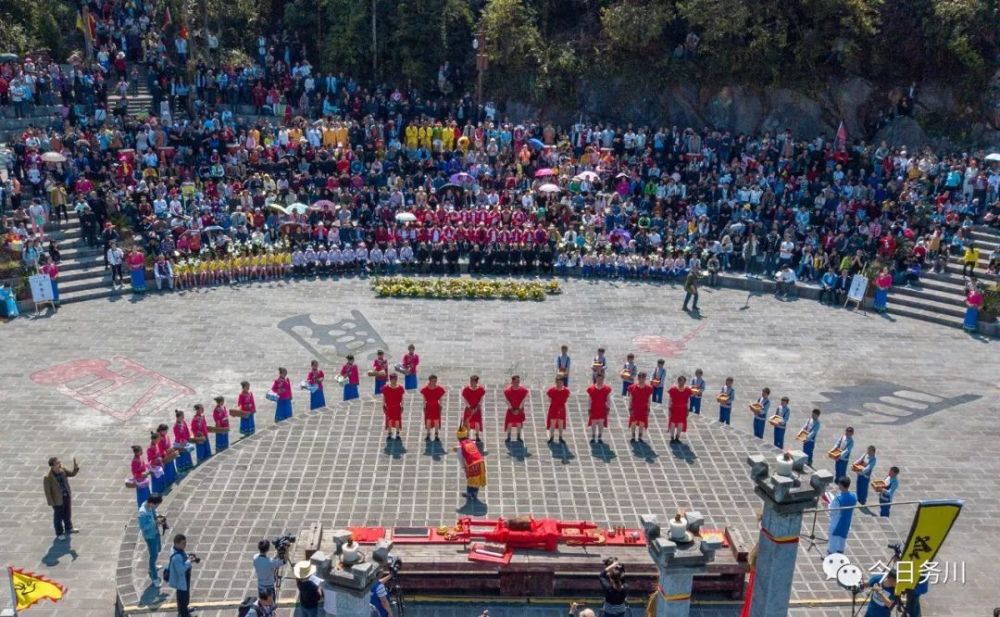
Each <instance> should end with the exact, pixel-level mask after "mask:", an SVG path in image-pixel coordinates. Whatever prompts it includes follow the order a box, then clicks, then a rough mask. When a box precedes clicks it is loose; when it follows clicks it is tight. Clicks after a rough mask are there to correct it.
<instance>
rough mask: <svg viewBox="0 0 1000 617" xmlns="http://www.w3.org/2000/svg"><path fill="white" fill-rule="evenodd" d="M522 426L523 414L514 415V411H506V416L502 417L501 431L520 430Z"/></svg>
mask: <svg viewBox="0 0 1000 617" xmlns="http://www.w3.org/2000/svg"><path fill="white" fill-rule="evenodd" d="M522 426H524V414H523V413H515V412H514V410H512V409H508V410H507V415H505V416H504V417H503V430H505V431H507V430H510V429H511V428H521V427H522Z"/></svg>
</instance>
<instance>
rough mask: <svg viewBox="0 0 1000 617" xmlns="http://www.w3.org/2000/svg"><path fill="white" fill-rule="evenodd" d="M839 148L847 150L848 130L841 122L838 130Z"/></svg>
mask: <svg viewBox="0 0 1000 617" xmlns="http://www.w3.org/2000/svg"><path fill="white" fill-rule="evenodd" d="M837 147H838V148H847V128H846V127H845V126H844V121H843V120H841V121H840V127H839V128H838V129H837Z"/></svg>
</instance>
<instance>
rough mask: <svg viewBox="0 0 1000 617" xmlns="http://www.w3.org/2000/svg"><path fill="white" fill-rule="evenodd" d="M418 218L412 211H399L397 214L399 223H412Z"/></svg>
mask: <svg viewBox="0 0 1000 617" xmlns="http://www.w3.org/2000/svg"><path fill="white" fill-rule="evenodd" d="M416 220H417V215H416V214H414V213H412V212H399V213H397V214H396V222H397V223H412V222H414V221H416Z"/></svg>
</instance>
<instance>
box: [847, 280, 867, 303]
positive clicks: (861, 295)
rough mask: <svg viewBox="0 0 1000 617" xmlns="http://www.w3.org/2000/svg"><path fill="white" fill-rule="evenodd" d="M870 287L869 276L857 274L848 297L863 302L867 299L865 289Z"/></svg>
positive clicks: (852, 281) (850, 299)
mask: <svg viewBox="0 0 1000 617" xmlns="http://www.w3.org/2000/svg"><path fill="white" fill-rule="evenodd" d="M867 289H868V277H867V276H863V275H861V274H855V275H854V278H853V279H851V288H850V289H849V290H848V291H847V299H848V300H849V301H854V302H858V303H860V302H862V301H863V300H864V299H865V291H866V290H867Z"/></svg>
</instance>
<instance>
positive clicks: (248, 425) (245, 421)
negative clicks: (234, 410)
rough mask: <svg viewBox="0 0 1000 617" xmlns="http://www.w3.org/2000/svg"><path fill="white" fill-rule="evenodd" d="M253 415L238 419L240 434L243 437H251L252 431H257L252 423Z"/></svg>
mask: <svg viewBox="0 0 1000 617" xmlns="http://www.w3.org/2000/svg"><path fill="white" fill-rule="evenodd" d="M253 417H254V414H250V415H249V416H247V417H245V418H240V433H242V434H244V435H253V434H254V431H255V430H257V427H256V425H255V424H254V421H253Z"/></svg>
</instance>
